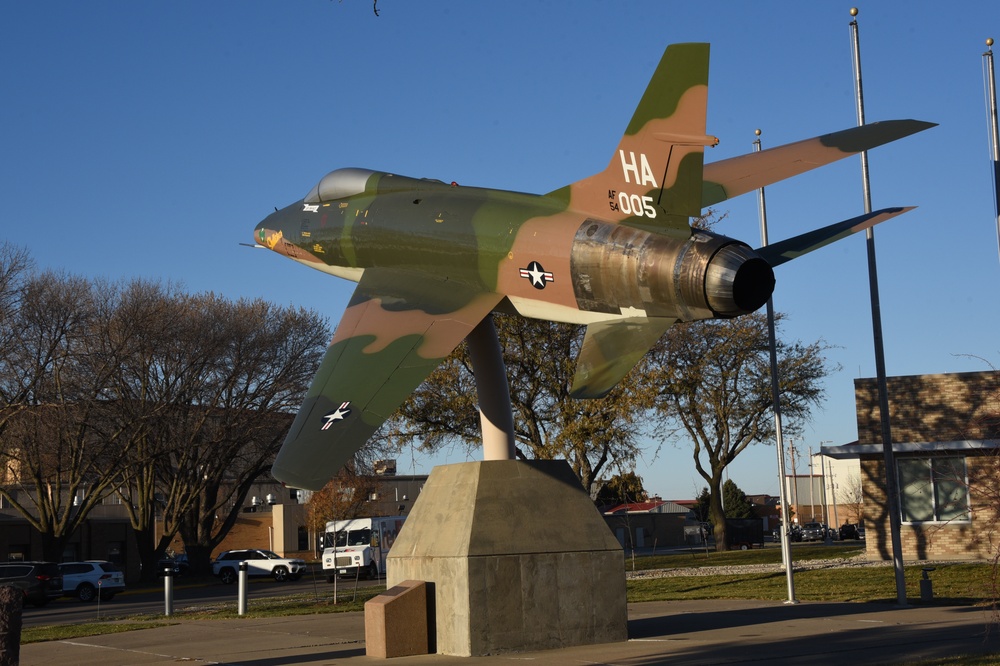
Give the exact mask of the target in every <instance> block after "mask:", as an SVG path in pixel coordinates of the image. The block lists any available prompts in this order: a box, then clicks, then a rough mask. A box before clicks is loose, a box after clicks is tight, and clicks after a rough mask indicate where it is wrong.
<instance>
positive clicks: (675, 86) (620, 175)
mask: <svg viewBox="0 0 1000 666" xmlns="http://www.w3.org/2000/svg"><path fill="white" fill-rule="evenodd" d="M708 54H709V45H708V44H672V45H670V46H669V47H667V50H666V51H665V52H664V54H663V58H662V59H661V60H660V64H659V65H658V66H657V67H656V71H655V72H654V73H653V78H652V80H650V82H649V86H648V87H647V88H646V92H645V93H644V94H643V96H642V99H641V100H640V101H639V106H638V107H636V110H635V114H634V115H633V116H632V120H631V121H630V122H629V124H628V127H627V128H626V130H625V134H624V136H623V137H622V139H621V142H620V143H619V144H618V148H617V149H616V150H615V153H614V155H613V156H612V158H611V162H610V163H609V164H608V167H607V168H606V169H605V170H604V171H602V172H600V173H598V174H595V175H593V176H590V177H589V178H585V179H583V180H581V181H577V182H576V183H573V184H571V185H568V186H566V187H564V188H561V189H559V190H556V191H555V192H551V193H550V195H549V196H553V197H560V198H564V199H566V200H567V204H568V207H569V208H570V209H572V210H574V211H577V212H583V213H589V214H592V215H596V216H600V218H601V219H605V220H615V221H620V222H624V223H627V224H630V225H632V226H637V227H642V228H647V229H653V230H656V231H659V232H661V233H662V232H664V231H667V232H669V231H671V230H676V231H677V232H678V233H680V234H683V235H688V234H690V225H689V223H688V218H689V217H691V216H697V215H700V214H701V201H702V169H703V165H704V148H705V146H714V145H715V144H716V143H718V139H716V138H715V137H712V136H708V135H706V134H705V122H706V121H705V118H706V112H707V105H708Z"/></svg>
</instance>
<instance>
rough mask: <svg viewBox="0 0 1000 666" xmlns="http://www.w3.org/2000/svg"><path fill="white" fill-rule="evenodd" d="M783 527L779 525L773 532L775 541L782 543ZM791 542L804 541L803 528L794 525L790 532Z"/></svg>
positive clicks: (772, 536) (789, 538) (772, 535)
mask: <svg viewBox="0 0 1000 666" xmlns="http://www.w3.org/2000/svg"><path fill="white" fill-rule="evenodd" d="M781 529H782V528H781V525H778V526H777V527H775V528H774V529H773V530H772V531H771V538H773V539H774V540H775V541H779V542H780V541H781ZM788 540H789V541H802V528H800V527H799V526H798V525H792V528H791V530H789V532H788Z"/></svg>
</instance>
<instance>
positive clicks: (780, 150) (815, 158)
mask: <svg viewBox="0 0 1000 666" xmlns="http://www.w3.org/2000/svg"><path fill="white" fill-rule="evenodd" d="M935 126H936V123H928V122H924V121H922V120H885V121H882V122H877V123H869V124H867V125H862V126H860V127H853V128H851V129H846V130H843V131H840V132H833V133H831V134H824V135H823V136H818V137H815V138H813V139H806V140H804V141H797V142H795V143H789V144H786V145H784V146H777V147H776V148H768V149H767V150H761V151H760V152H756V153H750V154H748V155H740V156H739V157H731V158H729V159H728V160H720V161H718V162H712V163H711V164H706V165H705V167H704V170H703V173H704V180H703V182H702V195H701V205H702V207H703V208H704V207H707V206H711V205H713V204H717V203H719V202H720V201H725V200H726V199H731V198H733V197H735V196H738V195H740V194H745V193H746V192H750V191H751V190H756V189H759V188H761V187H764V186H765V185H770V184H771V183H776V182H778V181H779V180H784V179H785V178H791V177H792V176H796V175H798V174H800V173H805V172H806V171H810V170H812V169H815V168H816V167H821V166H823V165H825V164H830V163H831V162H836V161H837V160H839V159H842V158H844V157H847V156H849V155H855V154H857V153H860V152H862V151H865V150H869V149H871V148H875V147H876V146H881V145H882V144H885V143H889V142H890V141H895V140H896V139H902V138H903V137H904V136H909V135H911V134H916V133H917V132H922V131H923V130H925V129H929V128H931V127H935Z"/></svg>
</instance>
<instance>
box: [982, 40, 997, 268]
mask: <svg viewBox="0 0 1000 666" xmlns="http://www.w3.org/2000/svg"><path fill="white" fill-rule="evenodd" d="M983 60H984V61H985V64H986V88H987V90H986V101H987V104H988V105H989V112H990V147H991V149H992V157H993V188H994V189H993V204H994V207H995V210H996V214H997V252H998V253H1000V129H998V127H997V79H996V72H995V71H994V70H993V38H992V37H990V38H989V39H987V40H986V53H984V54H983Z"/></svg>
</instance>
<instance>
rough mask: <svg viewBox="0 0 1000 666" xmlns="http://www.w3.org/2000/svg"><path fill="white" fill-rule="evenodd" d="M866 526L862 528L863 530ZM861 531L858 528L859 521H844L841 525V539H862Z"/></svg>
mask: <svg viewBox="0 0 1000 666" xmlns="http://www.w3.org/2000/svg"><path fill="white" fill-rule="evenodd" d="M863 529H864V528H862V530H863ZM860 538H861V535H860V531H859V530H858V525H857V523H844V524H843V525H841V526H840V539H841V540H842V541H846V540H847V539H860Z"/></svg>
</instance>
